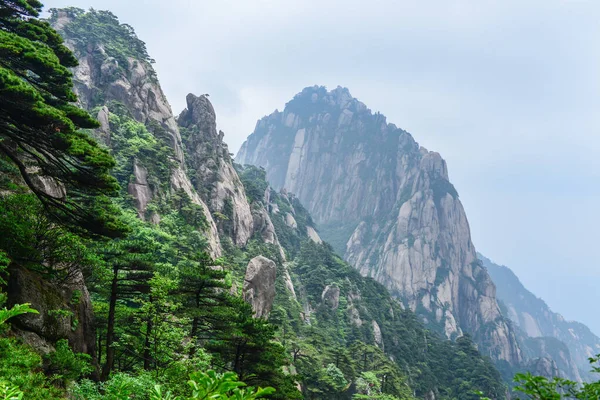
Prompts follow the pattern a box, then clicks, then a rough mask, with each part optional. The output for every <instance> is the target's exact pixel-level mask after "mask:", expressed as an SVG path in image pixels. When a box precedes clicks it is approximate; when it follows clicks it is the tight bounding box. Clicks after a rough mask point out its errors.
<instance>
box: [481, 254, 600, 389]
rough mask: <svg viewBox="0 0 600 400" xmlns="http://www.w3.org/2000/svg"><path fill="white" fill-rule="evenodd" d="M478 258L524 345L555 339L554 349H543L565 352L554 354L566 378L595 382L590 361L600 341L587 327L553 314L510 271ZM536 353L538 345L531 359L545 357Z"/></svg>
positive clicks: (483, 258)
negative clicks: (539, 340)
mask: <svg viewBox="0 0 600 400" xmlns="http://www.w3.org/2000/svg"><path fill="white" fill-rule="evenodd" d="M479 258H480V259H481V260H482V262H483V265H484V266H485V267H486V268H487V270H488V271H489V274H490V276H491V277H492V279H493V280H494V283H495V284H496V287H497V288H498V290H497V292H498V299H499V300H500V301H501V309H502V312H503V313H504V314H505V315H506V316H507V317H508V318H510V319H511V320H512V321H513V322H514V324H515V326H517V327H518V328H519V329H520V330H521V331H522V333H523V336H524V341H527V343H529V344H531V343H534V342H533V341H532V340H528V339H530V338H540V339H543V340H544V341H548V340H549V339H551V338H553V339H555V341H554V342H553V343H554V344H553V346H544V347H543V349H549V348H553V349H555V350H556V351H557V352H558V350H559V349H563V348H564V350H561V351H562V354H558V353H557V354H555V357H556V358H555V360H556V364H557V366H558V368H559V369H560V370H561V371H562V372H563V374H564V375H566V376H567V377H569V378H570V379H573V380H578V377H581V378H583V379H584V380H589V379H591V378H593V376H592V374H591V373H590V366H589V362H588V358H589V357H592V356H594V355H596V354H598V353H600V338H599V337H598V336H596V335H595V334H593V333H592V331H590V329H589V328H588V327H587V326H585V325H583V324H581V323H579V322H575V321H567V320H565V319H564V318H563V316H562V315H560V314H558V313H555V312H553V311H552V310H551V309H550V307H548V305H547V304H546V303H545V302H544V300H542V299H540V298H538V297H536V296H535V295H534V294H533V293H531V292H530V291H529V290H527V288H525V287H524V286H523V284H522V283H521V281H520V280H519V278H518V277H517V276H516V275H515V274H514V273H513V272H512V271H511V270H510V269H509V268H508V267H505V266H501V265H498V264H495V263H494V262H492V261H491V260H489V259H488V258H486V257H484V256H482V255H481V254H479ZM561 342H562V343H561ZM525 347H530V346H525ZM537 349H539V345H537V346H533V349H531V353H532V355H533V356H536V357H542V356H543V355H542V354H539V352H536V350H537ZM525 350H527V349H525ZM527 351H529V350H527ZM544 352H547V350H544ZM561 360H562V362H561ZM573 367H576V368H573ZM574 369H575V371H574ZM577 369H578V371H576V370H577Z"/></svg>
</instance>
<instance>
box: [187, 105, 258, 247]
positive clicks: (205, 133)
mask: <svg viewBox="0 0 600 400" xmlns="http://www.w3.org/2000/svg"><path fill="white" fill-rule="evenodd" d="M186 100H187V108H186V109H185V110H184V111H183V112H182V113H181V114H180V115H179V117H178V119H177V122H178V123H179V125H180V127H182V128H183V129H184V132H185V133H186V134H185V135H184V136H186V139H185V141H184V144H185V147H186V150H187V159H186V160H187V166H188V169H189V171H191V175H192V183H193V185H194V187H195V188H196V190H197V191H198V193H200V195H201V197H202V199H203V200H204V201H205V202H206V204H207V205H208V207H209V209H210V210H211V211H212V212H213V214H214V213H219V215H220V216H221V219H218V218H217V224H218V226H219V231H220V233H221V234H227V235H228V236H230V237H231V238H232V239H233V241H234V243H235V244H236V245H238V246H243V245H245V244H246V243H247V242H248V240H249V239H250V237H251V236H252V233H253V229H254V227H253V222H254V220H253V217H252V213H251V211H250V205H249V204H248V200H247V199H246V195H245V193H244V188H243V185H242V183H241V181H240V178H239V177H238V174H237V172H236V171H235V169H234V167H233V163H232V159H231V156H230V155H229V149H228V148H227V145H226V144H225V143H224V142H223V133H222V132H220V131H219V132H218V131H217V123H216V115H215V110H214V108H213V106H212V104H211V103H210V101H209V100H208V98H206V96H200V97H196V96H194V95H193V94H189V95H188V96H187V98H186Z"/></svg>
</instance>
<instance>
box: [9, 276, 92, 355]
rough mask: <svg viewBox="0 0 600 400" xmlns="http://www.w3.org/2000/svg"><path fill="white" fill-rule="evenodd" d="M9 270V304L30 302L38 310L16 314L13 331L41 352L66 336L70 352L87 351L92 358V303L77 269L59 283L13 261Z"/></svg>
mask: <svg viewBox="0 0 600 400" xmlns="http://www.w3.org/2000/svg"><path fill="white" fill-rule="evenodd" d="M9 272H10V275H9V282H8V289H9V290H8V305H9V307H10V306H12V305H14V304H23V303H30V304H31V307H32V308H34V309H36V310H37V311H38V312H39V314H31V313H28V314H23V315H20V316H18V317H16V318H15V319H14V320H13V324H14V325H15V327H16V328H17V331H16V332H17V333H18V334H19V333H20V336H22V337H23V339H24V340H25V341H26V342H28V343H29V344H31V345H32V346H33V347H34V348H36V349H37V350H38V351H40V352H42V353H44V352H47V349H49V348H51V346H52V344H53V343H55V342H56V341H57V340H60V339H68V341H69V344H70V345H71V347H72V348H73V350H74V351H76V352H79V353H86V354H89V355H90V356H92V359H93V360H94V361H95V360H96V334H95V329H94V324H93V312H92V302H91V300H90V295H89V292H88V290H87V288H86V286H85V283H84V280H83V274H82V273H81V271H78V270H76V271H72V273H70V274H69V276H68V277H67V279H64V280H62V281H60V282H49V281H47V280H45V279H43V278H42V277H41V276H39V275H37V274H36V273H35V272H33V271H31V270H28V269H27V268H22V267H20V266H18V265H16V264H13V265H11V267H10V271H9Z"/></svg>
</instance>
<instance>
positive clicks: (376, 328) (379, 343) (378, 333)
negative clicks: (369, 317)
mask: <svg viewBox="0 0 600 400" xmlns="http://www.w3.org/2000/svg"><path fill="white" fill-rule="evenodd" d="M371 325H372V326H373V337H374V339H375V344H376V345H377V346H380V347H382V346H383V336H381V328H380V327H379V324H378V323H377V321H375V320H373V321H372V322H371Z"/></svg>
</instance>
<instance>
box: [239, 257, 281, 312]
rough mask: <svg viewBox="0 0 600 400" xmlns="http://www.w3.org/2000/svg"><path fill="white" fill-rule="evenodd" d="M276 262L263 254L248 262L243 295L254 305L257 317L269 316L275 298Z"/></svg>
mask: <svg viewBox="0 0 600 400" xmlns="http://www.w3.org/2000/svg"><path fill="white" fill-rule="evenodd" d="M276 276H277V267H276V265H275V262H274V261H272V260H269V259H268V258H266V257H263V256H257V257H254V258H253V259H252V260H250V262H249V263H248V267H247V268H246V276H245V277H244V287H243V292H242V293H243V297H244V300H245V301H247V302H248V303H250V304H251V305H252V309H253V310H254V316H255V317H256V318H268V316H269V313H270V312H271V309H272V308H273V301H274V300H275V278H276Z"/></svg>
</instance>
